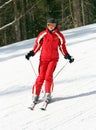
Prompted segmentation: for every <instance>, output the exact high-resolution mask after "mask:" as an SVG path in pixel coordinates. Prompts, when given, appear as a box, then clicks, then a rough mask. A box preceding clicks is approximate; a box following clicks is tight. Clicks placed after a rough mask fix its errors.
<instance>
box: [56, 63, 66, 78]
mask: <svg viewBox="0 0 96 130" xmlns="http://www.w3.org/2000/svg"><path fill="white" fill-rule="evenodd" d="M67 64H68V62H66V64H65V65H64V66H63V67H62V68H61V69H60V70H59V71H58V72H57V74H56V75H55V76H54V79H55V78H56V77H57V76H58V75H59V73H60V72H61V71H62V70H63V69H64V68H65V66H66V65H67Z"/></svg>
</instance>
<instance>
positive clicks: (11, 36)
mask: <svg viewBox="0 0 96 130" xmlns="http://www.w3.org/2000/svg"><path fill="white" fill-rule="evenodd" d="M49 17H54V18H55V19H56V20H57V21H58V24H59V25H60V30H66V29H70V28H75V27H80V26H84V25H87V24H91V23H95V22H96V0H0V46H4V45H7V44H11V43H14V42H18V41H22V40H25V39H30V38H34V37H36V36H37V35H38V34H39V32H40V31H42V30H43V29H45V28H46V20H47V19H48V18H49Z"/></svg>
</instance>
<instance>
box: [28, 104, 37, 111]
mask: <svg viewBox="0 0 96 130" xmlns="http://www.w3.org/2000/svg"><path fill="white" fill-rule="evenodd" d="M35 106H36V103H33V104H32V105H31V106H30V107H28V108H29V109H30V110H34V108H35Z"/></svg>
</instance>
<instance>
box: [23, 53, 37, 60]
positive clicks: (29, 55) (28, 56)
mask: <svg viewBox="0 0 96 130" xmlns="http://www.w3.org/2000/svg"><path fill="white" fill-rule="evenodd" d="M34 55H35V53H34V51H30V52H29V53H28V54H27V55H25V58H26V59H27V60H29V58H30V57H31V56H34Z"/></svg>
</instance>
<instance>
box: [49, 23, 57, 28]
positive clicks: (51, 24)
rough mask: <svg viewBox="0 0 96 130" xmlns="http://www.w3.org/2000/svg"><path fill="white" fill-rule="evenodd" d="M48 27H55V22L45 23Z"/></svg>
mask: <svg viewBox="0 0 96 130" xmlns="http://www.w3.org/2000/svg"><path fill="white" fill-rule="evenodd" d="M47 26H48V27H56V23H47Z"/></svg>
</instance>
